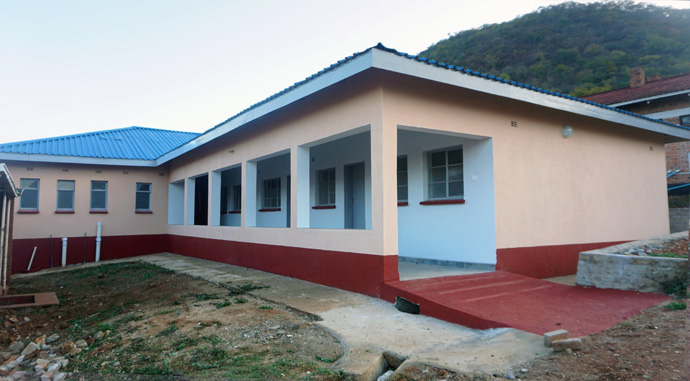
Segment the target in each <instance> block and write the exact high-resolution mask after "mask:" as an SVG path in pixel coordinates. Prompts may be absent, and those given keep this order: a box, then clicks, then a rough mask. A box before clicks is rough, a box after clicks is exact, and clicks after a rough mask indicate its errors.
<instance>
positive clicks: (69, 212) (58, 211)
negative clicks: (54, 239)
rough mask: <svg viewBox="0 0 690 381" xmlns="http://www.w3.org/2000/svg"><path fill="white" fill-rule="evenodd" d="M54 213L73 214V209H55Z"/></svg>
mask: <svg viewBox="0 0 690 381" xmlns="http://www.w3.org/2000/svg"><path fill="white" fill-rule="evenodd" d="M55 214H74V210H56V211H55Z"/></svg>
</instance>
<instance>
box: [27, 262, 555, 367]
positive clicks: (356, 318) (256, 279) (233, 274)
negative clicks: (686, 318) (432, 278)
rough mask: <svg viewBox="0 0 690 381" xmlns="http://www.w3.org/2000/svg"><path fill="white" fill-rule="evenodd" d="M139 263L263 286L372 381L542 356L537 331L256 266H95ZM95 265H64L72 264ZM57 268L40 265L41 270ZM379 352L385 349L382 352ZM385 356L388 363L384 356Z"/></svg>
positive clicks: (224, 282) (230, 283) (509, 363)
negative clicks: (403, 306)
mask: <svg viewBox="0 0 690 381" xmlns="http://www.w3.org/2000/svg"><path fill="white" fill-rule="evenodd" d="M127 261H143V262H148V263H151V264H154V265H157V266H160V267H164V268H166V269H170V270H173V271H176V272H179V273H184V274H188V275H191V276H193V277H198V278H201V279H204V280H207V281H210V282H213V283H217V284H220V285H224V286H231V287H238V286H241V285H245V284H247V283H254V284H257V285H259V284H260V285H267V286H270V287H269V288H265V289H261V290H254V291H251V292H250V294H252V295H255V296H257V297H260V298H264V299H266V300H269V301H272V302H275V303H281V304H284V305H286V306H288V307H290V308H293V309H295V310H299V311H302V312H304V313H307V314H310V315H313V316H315V317H317V318H318V319H320V320H319V321H318V322H317V323H315V324H318V325H319V326H321V327H323V328H324V329H326V330H328V331H330V332H331V333H332V334H333V335H334V336H335V337H336V338H337V339H338V340H340V342H341V343H342V344H343V345H344V350H345V355H344V356H343V358H342V359H340V360H339V361H338V363H336V364H335V365H336V366H338V367H339V368H340V369H342V370H343V371H345V372H346V373H348V374H352V375H357V376H358V377H357V378H358V379H375V377H377V376H378V375H379V374H381V373H382V372H383V371H384V370H385V368H387V367H388V362H391V363H394V362H396V359H397V361H399V360H401V359H408V360H409V361H411V362H424V363H429V364H434V365H438V366H441V367H443V368H447V369H450V370H454V371H460V372H465V373H473V372H485V373H489V374H493V373H500V374H507V373H508V372H509V370H510V368H511V366H513V365H516V364H518V363H522V362H525V361H528V360H531V359H533V358H534V357H536V356H538V355H541V354H546V353H550V351H551V350H550V349H547V348H545V347H544V346H543V339H542V337H541V336H538V335H535V334H531V333H527V332H523V331H519V330H515V329H511V328H498V329H489V330H484V331H482V330H474V329H469V328H466V327H463V326H460V325H456V324H452V323H448V322H445V321H441V320H437V319H434V318H431V317H427V316H422V315H410V314H405V313H402V312H399V311H398V310H397V309H395V308H394V307H393V305H392V304H390V303H387V302H385V301H383V300H380V299H376V298H372V297H368V296H365V295H361V294H356V293H352V292H348V291H343V290H340V289H336V288H332V287H326V286H322V285H318V284H314V283H310V282H306V281H302V280H298V279H294V278H288V277H284V276H280V275H275V274H270V273H265V272H261V271H257V270H252V269H247V268H243V267H237V266H232V265H227V264H223V263H218V262H213V261H207V260H203V259H197V258H190V257H184V256H180V255H176V254H170V253H161V254H153V255H146V256H140V257H135V258H129V259H121V260H116V261H108V262H101V263H113V262H127ZM93 265H97V264H85V265H83V266H75V267H70V268H69V269H68V270H71V269H78V268H83V267H90V266H93ZM55 271H65V270H64V269H50V270H43V271H40V272H38V273H34V274H22V275H19V276H17V277H23V276H35V275H37V274H45V273H46V272H55ZM384 353H385V354H386V355H385V356H384ZM385 358H387V359H388V362H387V361H386V360H385Z"/></svg>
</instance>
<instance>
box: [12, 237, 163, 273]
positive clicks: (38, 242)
mask: <svg viewBox="0 0 690 381" xmlns="http://www.w3.org/2000/svg"><path fill="white" fill-rule="evenodd" d="M167 243H168V240H167V234H155V235H124V236H104V237H102V238H101V260H104V261H105V260H108V259H118V258H127V257H135V256H138V255H145V254H154V253H160V252H164V251H166V250H167ZM34 247H37V249H36V255H35V257H34V261H33V263H32V264H31V270H36V269H45V268H49V267H50V258H51V253H52V257H53V267H60V266H61V264H62V237H53V238H52V239H50V238H31V239H15V240H14V242H13V243H12V252H13V256H12V274H16V273H19V272H22V271H26V270H27V267H28V266H29V261H30V260H31V253H32V252H33V250H34ZM95 258H96V237H86V238H84V237H67V264H68V265H73V264H77V263H82V262H84V261H86V262H93V261H94V260H95Z"/></svg>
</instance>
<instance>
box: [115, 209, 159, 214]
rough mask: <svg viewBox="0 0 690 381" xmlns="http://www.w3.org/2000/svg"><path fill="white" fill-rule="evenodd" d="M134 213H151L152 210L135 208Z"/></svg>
mask: <svg viewBox="0 0 690 381" xmlns="http://www.w3.org/2000/svg"><path fill="white" fill-rule="evenodd" d="M106 213H107V212H106ZM134 213H136V214H153V210H135V211H134Z"/></svg>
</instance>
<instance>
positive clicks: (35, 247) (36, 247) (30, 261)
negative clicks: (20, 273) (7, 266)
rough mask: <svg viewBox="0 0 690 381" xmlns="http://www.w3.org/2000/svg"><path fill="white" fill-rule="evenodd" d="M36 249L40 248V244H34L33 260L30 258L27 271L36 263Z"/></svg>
mask: <svg viewBox="0 0 690 381" xmlns="http://www.w3.org/2000/svg"><path fill="white" fill-rule="evenodd" d="M36 249H38V246H34V252H33V253H31V260H29V267H27V268H26V271H29V270H31V265H32V264H33V263H34V256H35V255H36Z"/></svg>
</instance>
